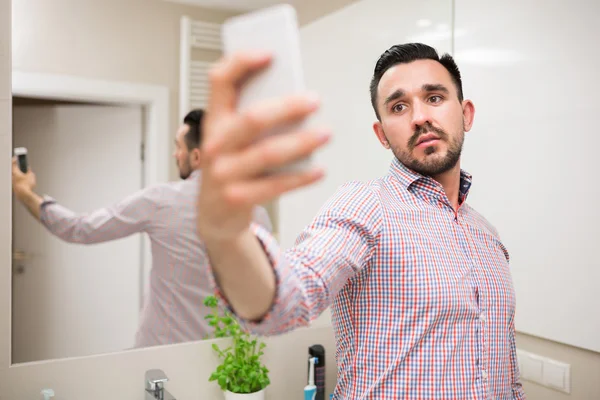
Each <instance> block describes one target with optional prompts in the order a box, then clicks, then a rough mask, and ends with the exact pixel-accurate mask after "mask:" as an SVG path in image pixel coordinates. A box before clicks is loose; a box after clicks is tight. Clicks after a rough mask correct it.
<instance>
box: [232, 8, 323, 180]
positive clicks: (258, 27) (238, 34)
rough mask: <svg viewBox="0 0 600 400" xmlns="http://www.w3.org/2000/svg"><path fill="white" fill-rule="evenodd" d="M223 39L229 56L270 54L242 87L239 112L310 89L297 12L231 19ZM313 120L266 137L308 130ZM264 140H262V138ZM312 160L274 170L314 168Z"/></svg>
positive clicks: (265, 11)
mask: <svg viewBox="0 0 600 400" xmlns="http://www.w3.org/2000/svg"><path fill="white" fill-rule="evenodd" d="M221 39H222V43H223V52H224V54H225V55H228V54H231V53H234V52H237V51H240V50H242V51H245V50H260V51H268V52H269V53H270V54H271V63H270V65H269V66H268V67H267V68H265V69H264V70H262V71H261V72H259V73H258V74H256V75H255V76H253V77H252V78H250V79H249V80H248V81H247V82H245V84H244V86H243V87H242V88H241V91H240V97H239V100H238V105H237V107H238V110H239V111H243V110H245V109H247V108H248V107H250V106H252V105H253V104H256V103H257V102H260V101H263V100H267V99H272V98H276V97H283V96H288V95H292V94H298V93H303V92H304V91H305V90H306V87H305V82H304V73H303V69H302V56H301V50H300V31H299V29H298V19H297V15H296V10H295V9H294V8H293V7H292V6H290V5H288V4H280V5H276V6H272V7H267V8H264V9H261V10H258V11H253V12H250V13H246V14H243V15H238V16H235V17H231V18H229V19H227V20H226V21H225V22H224V23H223V26H222V30H221ZM310 119H311V118H310V117H307V118H306V119H304V120H303V121H300V122H298V123H294V124H291V125H289V126H285V127H282V128H280V129H276V130H273V131H271V132H268V133H267V134H265V136H270V135H277V134H284V133H286V132H291V131H297V130H300V129H303V128H306V127H308V124H309V122H310ZM259 139H261V138H259ZM310 161H311V157H310V156H309V157H307V158H305V159H303V160H300V161H297V162H295V163H293V164H288V165H286V166H285V167H282V168H278V169H276V170H274V171H269V172H279V171H290V170H295V171H297V170H302V169H306V168H308V167H310V164H311V163H310Z"/></svg>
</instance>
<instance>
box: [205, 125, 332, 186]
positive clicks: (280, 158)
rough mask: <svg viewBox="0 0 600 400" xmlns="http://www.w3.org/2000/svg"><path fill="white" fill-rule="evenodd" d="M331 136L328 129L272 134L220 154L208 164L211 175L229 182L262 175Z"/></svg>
mask: <svg viewBox="0 0 600 400" xmlns="http://www.w3.org/2000/svg"><path fill="white" fill-rule="evenodd" d="M330 138H331V132H330V130H328V129H313V130H308V131H300V132H295V133H290V134H281V135H275V136H272V137H269V138H267V139H264V140H261V141H260V142H259V143H257V144H256V145H254V146H252V147H249V148H248V149H246V150H244V151H243V152H241V153H232V154H226V155H223V156H221V157H219V158H218V159H216V160H215V163H214V164H213V166H212V167H211V176H212V177H213V178H214V179H216V180H218V181H220V182H230V181H236V180H245V179H247V178H250V177H253V176H257V175H261V174H263V173H264V172H266V171H267V170H269V169H272V168H277V167H281V166H284V165H286V164H289V163H292V162H294V161H299V160H301V159H304V158H306V157H308V156H309V155H311V154H312V153H313V152H314V151H315V150H317V149H318V148H320V147H322V146H323V145H324V144H326V143H327V142H329V140H330Z"/></svg>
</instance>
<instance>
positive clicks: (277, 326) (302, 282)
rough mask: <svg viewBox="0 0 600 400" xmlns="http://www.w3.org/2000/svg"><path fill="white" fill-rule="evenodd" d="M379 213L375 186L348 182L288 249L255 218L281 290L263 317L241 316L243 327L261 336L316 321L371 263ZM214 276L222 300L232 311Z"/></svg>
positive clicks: (216, 289) (375, 243) (379, 219)
mask: <svg viewBox="0 0 600 400" xmlns="http://www.w3.org/2000/svg"><path fill="white" fill-rule="evenodd" d="M380 212H381V211H380V208H379V201H378V199H377V198H376V196H375V195H373V193H372V189H371V188H369V187H367V186H365V185H364V184H360V183H350V184H346V185H344V186H342V187H341V188H340V190H338V192H337V193H336V194H335V195H334V196H333V197H332V198H331V199H330V200H329V201H328V202H327V203H326V204H325V206H324V207H323V208H322V209H321V212H320V213H319V215H318V216H317V217H316V218H315V219H314V220H313V221H312V223H311V224H310V225H309V226H308V227H307V228H306V229H304V231H303V232H302V233H301V234H300V236H299V237H298V239H297V241H296V244H295V246H294V247H292V248H291V249H289V250H287V251H283V250H282V249H281V248H280V246H279V244H278V243H277V242H276V240H275V239H274V238H273V236H272V235H271V234H270V233H269V232H268V231H267V230H266V229H265V228H264V227H262V226H260V225H259V224H256V223H254V224H253V225H252V229H253V231H254V233H255V235H256V237H257V239H258V240H259V241H260V243H261V244H262V246H263V248H264V250H265V252H266V254H267V256H268V258H269V260H270V261H271V265H272V267H273V271H274V273H275V276H276V282H277V289H276V290H277V291H276V296H275V300H274V303H273V304H272V306H271V308H270V310H269V311H268V313H267V315H265V316H264V318H262V319H261V321H248V320H244V319H241V318H238V320H239V321H240V324H241V325H242V328H243V329H245V330H247V331H249V332H251V333H254V334H257V335H276V334H282V333H286V332H288V331H290V330H293V329H296V328H298V327H303V326H308V325H309V324H310V323H311V322H312V321H314V320H315V319H316V318H317V317H318V316H319V315H320V314H321V313H322V312H323V311H325V309H326V308H328V307H329V306H330V304H331V303H332V302H333V299H335V296H336V295H337V293H338V292H339V291H340V290H341V289H342V288H343V287H344V285H346V283H347V282H348V280H349V279H350V278H351V277H352V276H354V275H355V274H356V273H357V272H358V271H360V270H361V269H362V268H364V267H365V266H367V265H368V264H369V262H370V260H371V258H372V256H373V254H374V252H375V249H376V246H377V242H378V238H379V230H380V226H381V215H380ZM210 275H211V279H212V283H213V285H215V286H214V287H215V291H216V294H217V296H218V298H219V301H221V302H223V303H224V304H225V306H226V307H227V308H228V309H229V310H230V311H231V312H234V311H233V310H232V309H231V307H230V305H229V304H228V303H227V300H226V299H225V297H224V296H223V295H222V293H221V292H220V290H219V288H218V287H217V286H216V283H215V280H214V276H212V274H210Z"/></svg>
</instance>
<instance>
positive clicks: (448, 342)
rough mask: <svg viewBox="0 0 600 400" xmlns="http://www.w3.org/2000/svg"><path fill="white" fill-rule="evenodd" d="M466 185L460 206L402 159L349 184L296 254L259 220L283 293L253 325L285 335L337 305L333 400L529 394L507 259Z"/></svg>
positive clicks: (465, 181)
mask: <svg viewBox="0 0 600 400" xmlns="http://www.w3.org/2000/svg"><path fill="white" fill-rule="evenodd" d="M460 185H461V186H460V188H461V191H460V200H461V206H460V207H459V209H458V211H457V212H455V211H454V210H453V208H452V206H451V203H450V202H449V201H448V198H447V197H446V195H445V192H444V190H443V188H442V186H441V185H440V184H438V183H437V182H435V181H434V180H433V179H431V178H429V177H424V176H421V175H418V174H416V173H414V172H412V171H410V170H409V169H407V168H406V167H404V166H403V165H402V164H401V163H400V162H398V161H397V160H394V162H393V163H392V165H391V168H390V170H389V173H388V174H387V175H386V176H384V177H383V178H381V179H378V180H374V181H371V182H368V183H357V182H353V183H349V184H346V185H344V186H342V187H341V188H340V190H338V192H337V193H336V194H335V195H334V196H333V197H332V199H330V200H329V201H328V202H327V203H326V204H325V206H324V207H323V208H322V210H321V212H320V214H319V215H318V216H317V217H316V218H315V219H314V221H313V222H312V224H311V225H310V226H308V227H307V228H306V229H305V230H304V231H303V232H302V233H301V235H300V237H299V238H298V241H297V244H296V246H295V247H293V248H291V249H290V250H288V251H285V252H283V251H280V249H279V247H278V245H277V243H276V242H275V241H274V240H273V238H272V236H271V235H270V234H269V233H268V232H267V231H266V230H264V229H262V228H260V227H258V226H254V227H253V229H254V231H255V233H256V235H257V237H258V238H259V239H260V240H261V242H262V244H263V246H264V248H265V251H266V252H267V254H268V256H269V257H270V259H271V261H272V264H273V267H274V270H275V273H276V276H277V282H278V286H277V288H278V289H277V296H276V301H275V303H274V304H273V307H272V309H271V310H270V311H269V313H268V315H267V316H266V317H265V318H264V319H263V320H262V321H260V322H249V321H242V323H243V325H244V326H245V327H246V328H247V329H249V330H250V331H252V332H253V333H255V334H262V335H272V334H280V333H284V332H287V331H289V330H291V329H294V328H297V327H301V326H308V325H309V324H310V322H311V321H313V320H314V319H316V318H317V317H318V316H319V314H321V313H322V312H323V311H324V310H325V309H326V308H327V307H329V306H332V322H333V328H334V333H335V336H336V341H337V352H336V359H337V364H338V380H337V387H336V389H335V393H334V398H335V399H353V400H354V399H378V400H381V399H406V400H417V399H418V400H424V399H426V400H431V399H439V400H442V399H444V400H450V399H451V400H459V399H469V400H474V399H493V400H504V399H506V400H508V399H519V400H521V399H525V394H524V392H523V390H522V387H521V384H520V382H519V373H518V366H517V359H516V348H515V336H514V312H515V293H514V289H513V284H512V279H511V275H510V271H509V255H508V252H507V250H506V249H505V247H504V246H503V244H502V243H501V241H500V239H499V237H498V233H497V232H496V230H495V228H494V227H492V226H491V225H490V224H489V223H488V222H487V221H486V220H485V219H484V218H483V217H482V216H481V215H480V214H478V213H477V212H476V211H475V210H474V209H473V208H471V207H470V206H469V205H467V204H466V203H465V202H464V201H465V200H466V197H467V194H468V192H469V188H470V186H471V177H470V175H469V174H467V173H465V172H464V171H462V172H461V183H460ZM213 284H215V283H214V278H213ZM217 294H219V295H221V293H219V291H218V290H217ZM221 297H223V296H221ZM228 307H229V306H228Z"/></svg>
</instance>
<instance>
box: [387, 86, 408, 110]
mask: <svg viewBox="0 0 600 400" xmlns="http://www.w3.org/2000/svg"><path fill="white" fill-rule="evenodd" d="M404 95H405V93H404V91H403V90H401V89H396V91H394V93H392V94H390V95H389V96H388V97H387V98H386V99H385V101H384V102H383V105H384V106H387V105H388V104H389V103H391V102H392V101H394V100H398V99H400V98H402V97H404Z"/></svg>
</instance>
